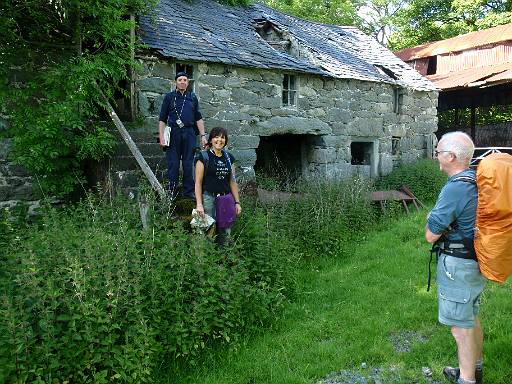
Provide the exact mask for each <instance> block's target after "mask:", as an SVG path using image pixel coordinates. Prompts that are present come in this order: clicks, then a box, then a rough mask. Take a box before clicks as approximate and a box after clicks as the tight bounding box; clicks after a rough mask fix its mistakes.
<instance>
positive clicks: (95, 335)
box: [0, 198, 295, 383]
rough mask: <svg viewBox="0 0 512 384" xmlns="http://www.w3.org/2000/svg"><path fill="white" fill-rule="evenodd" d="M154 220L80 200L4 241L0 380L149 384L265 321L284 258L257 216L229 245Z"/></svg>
mask: <svg viewBox="0 0 512 384" xmlns="http://www.w3.org/2000/svg"><path fill="white" fill-rule="evenodd" d="M157 215H158V213H157V212H155V211H153V217H154V220H153V224H154V228H153V230H152V231H143V230H142V229H141V228H140V227H141V226H140V223H139V217H138V211H137V209H136V208H134V207H132V206H131V205H130V203H129V202H126V201H123V200H120V201H113V202H110V203H108V202H106V203H101V202H99V201H96V200H95V199H92V198H91V199H89V200H88V201H85V202H83V203H82V204H80V205H79V206H78V207H75V208H70V209H68V210H65V211H61V212H56V211H50V212H48V213H47V216H46V217H45V219H44V221H43V223H42V225H41V226H40V227H39V228H32V229H31V231H30V232H28V233H27V234H26V235H24V236H22V237H18V238H14V237H13V236H11V237H10V238H11V239H12V243H11V246H10V247H9V250H8V252H7V253H6V255H5V258H6V260H5V261H6V262H5V263H4V264H5V265H6V268H5V273H6V276H7V278H5V279H2V286H1V287H0V288H1V291H0V292H1V300H2V311H1V314H0V318H1V319H2V320H1V322H0V330H1V338H2V340H1V345H2V346H3V347H2V349H1V350H0V361H1V362H5V364H3V365H2V368H1V369H0V378H2V375H3V376H4V377H5V380H6V381H13V380H18V381H19V382H47V383H50V382H64V381H68V382H74V383H102V382H110V381H113V380H117V381H119V382H137V383H140V382H152V375H153V371H154V369H155V368H156V367H159V366H161V365H162V364H164V363H165V362H166V361H168V360H169V359H171V360H174V361H183V362H186V363H187V364H194V363H195V361H196V359H197V356H199V354H200V353H201V351H202V350H203V349H204V348H205V347H206V346H207V345H211V344H212V343H219V342H220V343H225V342H230V341H232V340H236V339H239V338H240V337H241V335H243V334H244V332H246V331H247V330H250V329H252V328H254V327H257V326H259V325H261V324H262V323H264V322H266V321H268V320H269V319H272V318H273V317H275V315H274V314H275V313H276V311H277V309H278V308H280V307H281V304H282V302H283V300H284V299H285V298H286V295H288V294H291V293H292V292H291V289H292V287H293V284H291V283H290V280H293V275H294V272H293V271H292V270H291V267H292V266H294V265H295V262H294V259H295V254H294V252H291V251H290V250H289V249H288V247H287V245H286V242H283V241H280V239H278V238H277V237H276V235H275V234H269V233H268V232H266V231H264V230H262V229H263V228H264V227H265V222H266V216H265V213H264V211H262V210H261V209H255V210H254V212H253V214H252V215H251V219H250V220H249V219H247V220H241V222H240V225H239V229H238V230H237V232H236V239H237V240H236V243H235V245H234V247H233V248H228V249H219V248H217V247H215V245H214V244H213V242H211V241H210V240H209V239H207V238H206V237H204V236H198V235H190V234H188V233H186V232H185V231H184V230H183V229H182V228H181V226H180V225H178V224H176V225H171V227H169V225H168V224H167V218H166V217H162V216H160V217H159V216H157ZM2 370H3V371H2Z"/></svg>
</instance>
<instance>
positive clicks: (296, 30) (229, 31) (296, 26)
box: [138, 0, 436, 90]
mask: <svg viewBox="0 0 512 384" xmlns="http://www.w3.org/2000/svg"><path fill="white" fill-rule="evenodd" d="M262 20H267V21H270V22H271V23H273V24H274V25H276V26H277V27H278V28H280V29H284V30H287V31H288V32H289V34H290V35H291V36H293V38H294V39H295V40H296V41H297V42H298V44H299V45H300V46H301V47H302V48H306V49H307V50H308V51H309V52H310V53H311V55H310V57H309V58H304V57H301V58H298V57H294V56H292V55H290V54H287V53H284V52H281V51H278V50H275V49H274V48H272V47H271V46H270V45H269V44H268V43H267V42H266V41H265V40H264V39H263V38H262V37H261V36H260V35H259V34H258V33H257V32H256V30H255V27H254V23H255V22H257V21H262ZM138 33H139V37H140V39H141V41H142V42H143V43H145V44H146V45H147V46H148V47H149V48H150V49H152V50H154V51H156V52H157V53H159V54H160V55H162V56H163V57H168V58H172V59H175V60H179V61H198V62H214V63H222V64H228V65H238V66H245V67H254V68H262V69H278V70H285V71H295V72H301V73H309V74H315V75H319V76H325V77H333V78H350V79H359V80H368V81H377V82H386V83H391V84H399V85H402V86H407V87H410V88H414V89H419V90H434V89H436V88H435V86H434V85H433V84H432V83H431V82H430V81H429V80H427V79H426V78H424V77H423V76H421V75H420V74H419V73H418V72H416V71H415V70H414V69H412V68H411V67H409V65H407V64H405V63H404V62H403V61H401V60H400V59H398V58H397V57H396V56H395V55H394V54H393V53H392V52H391V51H389V50H388V49H386V48H384V47H383V46H381V45H380V44H379V43H378V42H377V41H376V40H375V39H373V38H371V37H369V36H367V35H365V34H364V33H362V32H361V31H360V30H358V29H357V28H354V27H341V26H335V25H326V24H320V23H315V22H311V21H306V20H301V19H297V18H295V17H292V16H289V15H286V14H284V13H282V12H279V11H276V10H273V9H271V8H268V7H266V6H264V5H261V4H253V5H251V6H249V7H239V6H238V7H232V6H227V5H223V4H220V3H217V2H216V1H214V0H192V1H190V2H187V1H183V0H161V1H160V2H159V4H158V6H157V9H156V11H155V14H154V16H145V17H141V18H140V20H139V30H138ZM375 65H378V66H382V67H385V68H387V69H388V70H390V71H392V72H393V73H394V74H395V75H396V77H397V78H398V80H394V79H393V78H391V77H389V76H388V75H386V74H385V73H383V72H380V71H379V70H378V69H377V68H376V67H375Z"/></svg>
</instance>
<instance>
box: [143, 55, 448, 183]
mask: <svg viewBox="0 0 512 384" xmlns="http://www.w3.org/2000/svg"><path fill="white" fill-rule="evenodd" d="M140 60H141V62H142V64H143V70H142V71H141V72H140V73H139V75H138V79H137V82H136V88H137V99H138V114H139V115H140V116H141V117H143V119H144V123H143V126H144V128H143V129H142V131H144V130H145V131H146V132H147V133H148V134H149V133H150V132H152V133H153V136H152V137H153V138H152V140H154V139H155V136H154V134H155V133H156V131H157V125H158V114H159V111H160V107H161V105H162V101H163V97H164V94H165V93H166V92H168V91H170V90H171V88H172V86H173V83H174V74H175V66H176V63H175V62H166V61H162V60H159V59H158V58H156V57H140ZM188 64H189V63H188ZM296 76H297V78H298V82H299V86H298V100H297V106H296V107H283V106H282V83H283V73H281V72H278V71H272V70H262V69H250V68H241V67H232V66H225V65H219V64H205V63H196V64H194V73H193V80H194V90H195V92H196V94H197V96H198V98H199V100H200V106H201V110H202V113H203V117H204V120H205V125H206V130H207V131H208V130H209V129H210V128H212V127H214V126H223V127H225V128H227V129H228V132H229V134H230V143H229V148H230V150H231V151H232V152H233V153H234V155H235V157H236V158H237V160H238V163H239V165H241V167H242V170H243V172H244V174H245V175H246V176H248V177H253V176H254V165H255V163H256V149H257V148H258V146H259V144H260V138H261V137H263V136H272V135H285V134H288V135H290V134H291V135H304V138H305V143H306V145H305V148H303V150H302V152H303V155H302V156H303V158H304V160H305V161H304V163H305V164H306V165H305V167H304V168H303V171H304V174H305V175H306V176H307V175H311V174H313V175H319V174H320V175H325V176H328V177H347V176H350V175H352V174H355V173H362V174H367V175H373V176H376V175H384V174H387V173H389V172H390V171H391V170H392V169H393V167H394V166H396V165H399V164H401V163H404V162H412V161H415V160H416V159H418V158H422V157H426V156H427V146H428V143H429V142H430V141H431V140H432V135H433V133H434V132H435V131H436V129H437V110H436V106H437V97H438V94H437V92H420V91H414V90H411V89H405V88H403V89H402V88H401V89H400V105H399V107H398V113H397V112H395V111H396V109H397V108H396V107H395V106H394V100H395V99H396V94H395V93H394V89H393V86H391V85H389V84H384V83H372V82H367V81H359V80H353V79H341V80H340V79H327V78H321V77H318V76H311V75H307V74H296ZM139 132H140V130H139ZM357 141H362V142H367V143H371V146H372V151H373V152H372V164H371V165H353V164H351V158H352V154H351V143H352V142H357ZM393 141H395V145H394V146H393V144H392V143H393ZM392 148H394V151H393V149H392ZM290 149H291V150H293V148H290ZM148 150H149V148H148ZM152 153H154V151H153V152H152ZM159 156H161V155H159ZM161 159H163V156H161ZM159 165H160V167H164V168H165V161H163V162H160V163H159Z"/></svg>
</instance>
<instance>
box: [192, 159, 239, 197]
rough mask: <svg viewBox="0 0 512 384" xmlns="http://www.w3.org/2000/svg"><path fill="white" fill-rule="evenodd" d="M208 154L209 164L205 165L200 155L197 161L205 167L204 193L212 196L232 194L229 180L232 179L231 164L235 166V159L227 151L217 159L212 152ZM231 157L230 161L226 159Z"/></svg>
mask: <svg viewBox="0 0 512 384" xmlns="http://www.w3.org/2000/svg"><path fill="white" fill-rule="evenodd" d="M207 153H208V164H207V165H206V164H204V161H203V156H202V155H201V154H200V153H199V154H197V156H196V159H195V161H200V162H202V163H203V165H204V166H205V173H204V176H203V193H204V192H209V193H211V194H214V195H216V194H219V193H221V194H225V193H228V192H231V188H230V187H229V180H230V177H231V168H230V166H229V165H230V164H231V165H233V163H234V162H235V158H234V157H233V155H232V154H231V153H228V152H227V151H226V150H223V151H222V156H220V157H217V156H216V155H215V154H214V153H213V152H212V151H211V150H208V151H207ZM226 154H228V155H229V161H228V159H227V157H226Z"/></svg>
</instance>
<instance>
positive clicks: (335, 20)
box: [263, 0, 359, 25]
mask: <svg viewBox="0 0 512 384" xmlns="http://www.w3.org/2000/svg"><path fill="white" fill-rule="evenodd" d="M263 2H264V3H265V4H266V5H268V6H269V7H272V8H275V9H278V10H280V11H282V12H285V13H288V14H290V15H293V16H296V17H299V18H301V19H305V20H311V21H317V22H320V23H326V24H336V25H355V24H356V23H358V22H359V19H358V17H357V13H356V11H357V10H356V6H355V3H354V2H353V1H351V0H263Z"/></svg>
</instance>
